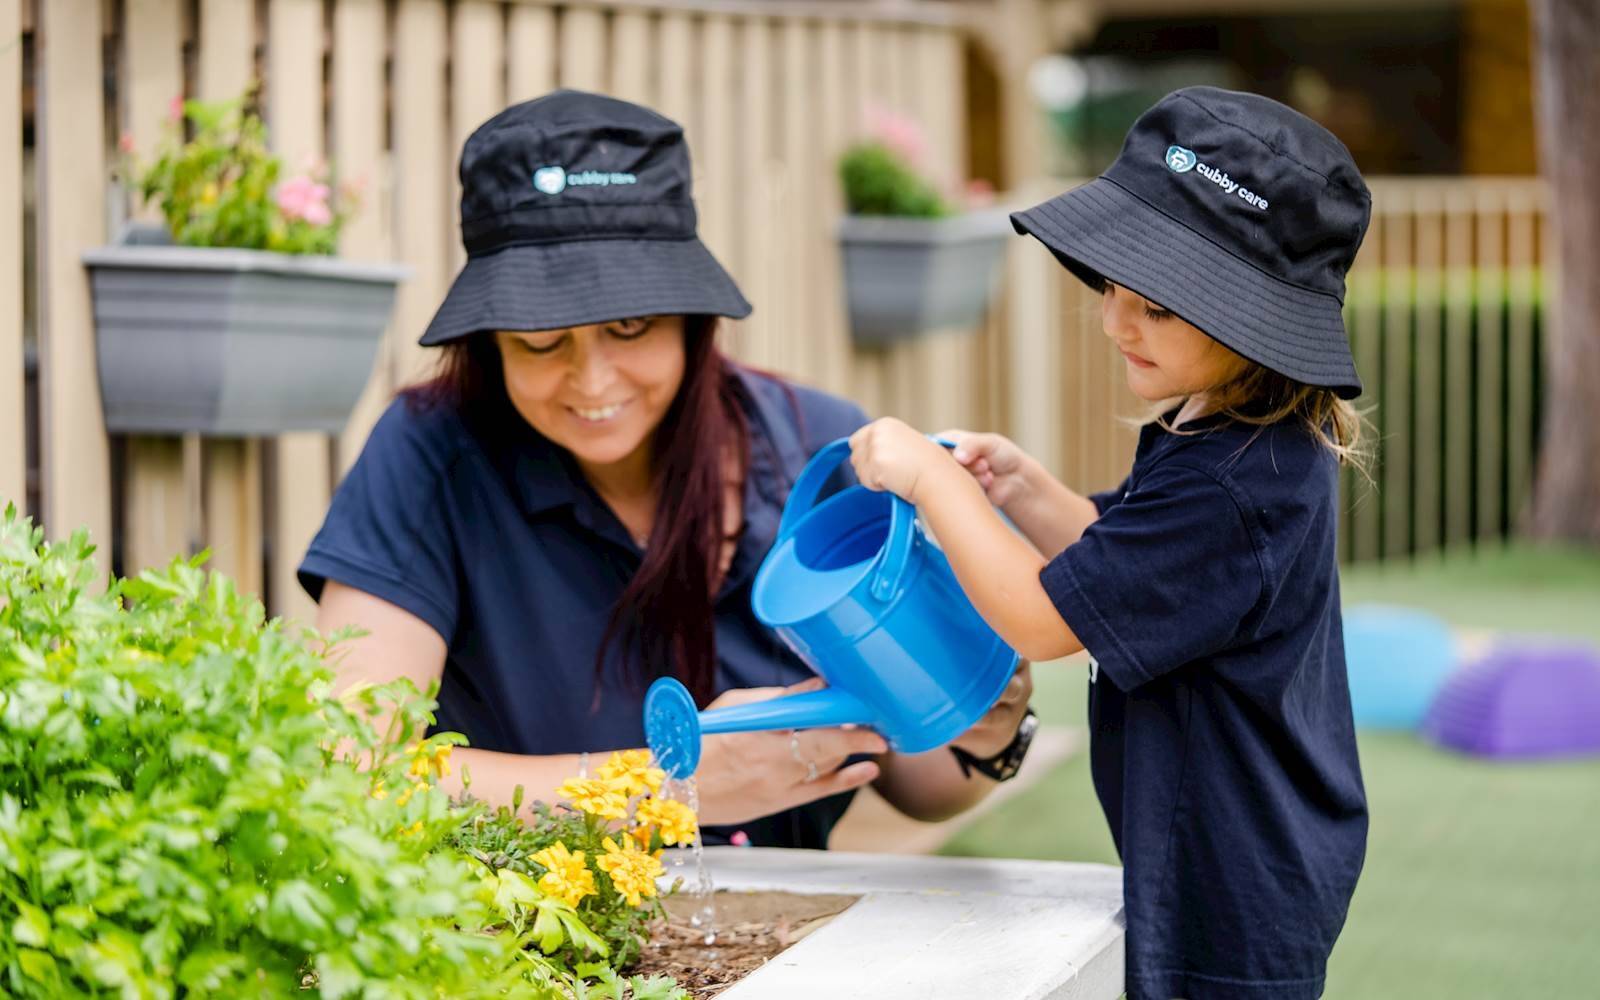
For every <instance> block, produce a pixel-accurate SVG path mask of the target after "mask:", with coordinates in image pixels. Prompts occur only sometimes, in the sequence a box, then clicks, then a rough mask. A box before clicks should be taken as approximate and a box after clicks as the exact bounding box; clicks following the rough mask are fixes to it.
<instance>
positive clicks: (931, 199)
mask: <svg viewBox="0 0 1600 1000" xmlns="http://www.w3.org/2000/svg"><path fill="white" fill-rule="evenodd" d="M839 177H840V180H842V181H843V183H844V193H845V205H846V207H847V208H848V209H849V211H850V213H851V214H852V215H900V216H911V217H915V218H924V219H936V218H940V217H943V216H947V215H949V214H950V208H949V206H948V205H947V204H946V203H945V200H944V198H942V197H940V195H939V192H938V191H937V190H935V189H934V187H933V185H931V184H930V183H928V182H927V181H926V180H924V179H923V178H922V177H921V176H919V175H918V174H917V173H916V171H914V170H912V169H911V167H910V166H909V165H908V164H907V163H906V162H905V160H904V159H902V158H901V156H900V155H899V154H897V153H896V152H895V151H894V150H893V149H890V148H889V147H888V146H885V145H883V144H882V143H879V142H865V143H861V144H859V145H856V146H852V147H851V148H850V149H849V150H847V151H846V152H845V154H844V156H843V158H842V159H841V160H840V161H839Z"/></svg>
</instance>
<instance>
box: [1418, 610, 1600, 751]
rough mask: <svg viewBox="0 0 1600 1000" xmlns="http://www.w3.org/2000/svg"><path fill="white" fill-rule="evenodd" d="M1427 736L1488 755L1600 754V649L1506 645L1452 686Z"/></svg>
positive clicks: (1432, 712) (1426, 725) (1426, 726)
mask: <svg viewBox="0 0 1600 1000" xmlns="http://www.w3.org/2000/svg"><path fill="white" fill-rule="evenodd" d="M1422 734H1423V735H1424V736H1425V737H1427V738H1428V739H1431V740H1433V741H1434V742H1435V743H1438V744H1440V745H1441V746H1445V747H1449V748H1451V749H1454V750H1460V751H1462V752H1463V753H1470V754H1476V755H1478V756H1481V757H1501V758H1511V757H1521V758H1528V757H1568V756H1575V755H1579V754H1593V753H1600V650H1596V649H1594V648H1592V647H1588V646H1583V645H1577V644H1554V643H1551V642H1549V641H1548V640H1546V641H1539V640H1531V641H1530V640H1527V639H1524V640H1521V641H1515V640H1512V641H1505V642H1502V643H1501V644H1499V645H1497V646H1495V647H1494V649H1493V650H1492V651H1491V652H1489V654H1488V655H1486V656H1485V657H1484V658H1483V659H1482V660H1479V661H1478V662H1477V663H1475V664H1473V665H1472V666H1469V667H1467V668H1465V669H1463V670H1461V671H1459V672H1457V673H1456V674H1455V676H1453V677H1451V678H1450V679H1449V680H1448V681H1446V682H1445V685H1444V688H1443V689H1442V690H1441V691H1440V692H1439V696H1438V698H1436V699H1435V700H1434V702H1433V705H1432V707H1431V708H1430V709H1429V711H1428V715H1427V717H1426V718H1425V719H1424V720H1423V723H1422Z"/></svg>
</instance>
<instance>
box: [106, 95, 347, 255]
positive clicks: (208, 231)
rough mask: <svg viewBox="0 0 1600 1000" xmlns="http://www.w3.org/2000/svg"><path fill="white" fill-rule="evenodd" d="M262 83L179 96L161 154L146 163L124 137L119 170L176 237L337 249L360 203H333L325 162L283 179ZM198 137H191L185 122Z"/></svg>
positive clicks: (191, 241) (291, 249)
mask: <svg viewBox="0 0 1600 1000" xmlns="http://www.w3.org/2000/svg"><path fill="white" fill-rule="evenodd" d="M256 94H257V91H256V89H255V88H252V89H251V90H249V91H247V92H246V93H245V94H244V96H243V97H241V98H239V99H237V100H232V101H216V102H206V101H182V100H178V99H174V101H173V105H172V109H171V112H170V113H169V115H168V128H167V132H166V135H165V136H164V139H163V141H162V144H161V146H160V148H159V149H158V150H157V151H156V153H155V158H154V160H153V161H152V162H151V163H150V164H149V165H148V166H143V167H141V166H140V165H139V164H138V162H137V160H136V156H135V150H134V148H133V142H132V140H131V138H129V137H128V136H123V138H122V141H121V143H120V148H121V151H122V155H123V163H122V166H121V167H120V168H119V173H120V174H121V175H122V176H124V177H125V178H127V179H128V180H130V181H131V182H132V183H133V185H134V187H135V189H136V190H137V191H138V192H139V194H140V196H141V197H142V198H143V200H144V201H145V202H147V203H148V202H155V203H156V204H157V205H158V206H159V207H160V209H161V214H162V217H163V218H164V219H165V220H166V224H167V229H168V231H169V232H170V233H171V234H172V238H173V240H174V241H176V242H177V243H180V244H183V245H185V246H199V247H235V248H240V249H248V250H273V251H278V252H281V253H291V254H332V253H334V252H335V251H336V249H337V247H338V241H339V230H340V228H341V227H342V226H343V225H344V223H345V221H346V219H347V218H348V215H349V211H350V207H351V206H352V205H353V204H354V202H355V200H356V190H355V187H354V186H346V187H345V188H344V189H343V190H341V192H340V196H339V198H338V199H337V201H335V200H334V199H333V198H332V196H331V195H332V192H331V190H330V187H329V185H328V183H327V178H326V174H327V168H326V166H325V165H319V164H308V165H307V166H306V169H305V171H304V172H302V173H300V174H296V175H293V176H285V175H284V169H283V161H282V160H281V159H280V158H279V157H277V156H275V155H273V154H272V152H271V151H270V149H269V148H268V146H267V129H266V125H265V123H263V122H262V120H261V114H260V108H259V106H258V103H257V97H256ZM186 124H187V126H188V129H189V130H190V131H191V132H192V135H191V136H190V137H189V138H188V139H187V140H185V138H184V131H185V125H186Z"/></svg>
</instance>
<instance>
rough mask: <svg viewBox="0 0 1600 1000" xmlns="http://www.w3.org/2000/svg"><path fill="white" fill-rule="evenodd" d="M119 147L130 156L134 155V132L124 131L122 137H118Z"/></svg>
mask: <svg viewBox="0 0 1600 1000" xmlns="http://www.w3.org/2000/svg"><path fill="white" fill-rule="evenodd" d="M117 149H118V150H119V151H121V152H122V153H124V154H126V155H128V156H132V155H133V133H132V132H124V133H122V135H121V136H120V137H118V139H117Z"/></svg>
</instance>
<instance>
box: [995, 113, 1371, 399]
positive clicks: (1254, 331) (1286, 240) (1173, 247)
mask: <svg viewBox="0 0 1600 1000" xmlns="http://www.w3.org/2000/svg"><path fill="white" fill-rule="evenodd" d="M1371 215H1372V198H1371V195H1370V194H1369V193H1368V191H1367V186H1366V184H1365V183H1364V182H1363V181H1362V179H1361V173H1360V171H1358V170H1357V169H1356V165H1355V161H1354V160H1352V159H1351V157H1350V151H1349V150H1347V149H1345V147H1344V144H1343V143H1341V142H1340V141H1339V140H1338V139H1336V138H1334V136H1333V134H1332V133H1331V132H1329V131H1328V130H1327V129H1325V128H1323V127H1322V126H1321V125H1318V124H1317V123H1316V122H1314V121H1312V120H1311V119H1309V118H1307V117H1306V116H1304V115H1302V114H1300V113H1299V112H1298V111H1295V110H1293V109H1291V108H1288V107H1286V106H1284V105H1282V104H1279V103H1278V102H1277V101H1273V100H1269V99H1268V98H1265V97H1260V96H1257V95H1255V94H1245V93H1238V92H1236V91H1229V90H1218V89H1216V88H1214V87H1189V88H1186V89H1184V90H1179V91H1175V92H1173V93H1171V94H1168V95H1167V96H1166V97H1164V98H1162V99H1161V100H1160V101H1159V102H1158V103H1157V104H1156V105H1155V106H1154V107H1152V108H1151V109H1150V110H1149V111H1146V112H1145V113H1144V114H1143V115H1141V116H1140V117H1139V120H1138V121H1136V122H1134V125H1133V128H1132V130H1130V131H1129V132H1128V138H1127V140H1126V141H1125V142H1124V143H1123V146H1122V152H1121V153H1120V154H1119V155H1118V156H1117V159H1116V162H1115V163H1113V164H1112V165H1111V166H1110V168H1109V169H1107V170H1106V172H1105V173H1104V174H1101V175H1100V176H1099V177H1098V178H1096V179H1095V180H1092V181H1090V182H1089V183H1087V184H1084V185H1082V186H1081V187H1077V188H1074V189H1073V190H1071V191H1068V192H1066V193H1065V194H1062V195H1059V196H1057V197H1055V198H1052V199H1050V200H1049V201H1047V202H1045V203H1044V204H1042V205H1036V206H1034V207H1033V208H1030V209H1028V210H1027V211H1024V212H1018V213H1016V214H1014V215H1012V216H1011V223H1012V225H1014V226H1015V227H1016V229H1017V232H1019V233H1026V234H1030V235H1032V236H1034V237H1037V238H1038V239H1039V241H1040V242H1042V243H1044V245H1045V246H1047V247H1049V248H1050V249H1051V250H1052V251H1053V252H1054V253H1055V255H1056V257H1057V258H1058V259H1059V260H1060V261H1061V262H1062V263H1063V264H1065V265H1066V266H1067V267H1068V268H1070V269H1071V270H1072V272H1073V273H1074V274H1076V275H1078V276H1079V277H1080V278H1083V279H1084V280H1085V281H1087V282H1089V283H1090V284H1091V285H1094V284H1097V283H1098V280H1097V279H1099V278H1104V279H1106V280H1109V281H1112V282H1115V283H1116V284H1118V285H1121V286H1123V287H1124V288H1127V289H1129V290H1131V291H1134V292H1136V293H1138V294H1139V295H1142V296H1144V297H1145V298H1147V299H1149V300H1150V301H1152V302H1154V303H1157V304H1158V305H1160V306H1162V307H1163V308H1166V309H1170V310H1171V311H1172V312H1174V313H1176V314H1177V315H1178V316H1179V317H1181V318H1182V319H1184V320H1186V321H1187V322H1189V323H1191V324H1193V325H1194V326H1196V327H1198V328H1199V329H1200V330H1202V331H1204V332H1205V333H1206V334H1208V335H1209V336H1210V337H1212V339H1214V340H1217V341H1219V342H1221V343H1222V344H1225V345H1226V346H1228V347H1230V348H1232V349H1233V350H1234V351H1236V352H1238V353H1239V354H1241V355H1243V356H1244V357H1246V358H1248V359H1250V360H1251V361H1254V362H1256V363H1258V364H1261V365H1264V366H1266V367H1267V368H1270V369H1272V370H1273V371H1275V372H1278V373H1280V374H1283V375H1287V376H1288V377H1290V378H1292V379H1294V380H1296V381H1298V382H1303V383H1306V384H1308V385H1314V386H1320V387H1324V388H1329V389H1332V390H1334V391H1335V392H1337V393H1338V394H1339V395H1340V396H1342V397H1344V398H1346V399H1351V398H1354V397H1356V396H1359V395H1360V394H1361V379H1360V377H1359V376H1358V375H1357V374H1356V369H1355V363H1354V362H1353V361H1352V360H1351V357H1350V340H1349V336H1348V334H1347V333H1346V332H1345V327H1344V315H1343V305H1344V292H1345V285H1344V278H1345V272H1347V271H1348V270H1349V269H1350V264H1351V262H1352V261H1353V260H1354V259H1355V255H1356V250H1357V248H1358V247H1360V246H1361V239H1362V237H1363V236H1365V235H1366V231H1367V222H1368V220H1369V219H1370V218H1371Z"/></svg>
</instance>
